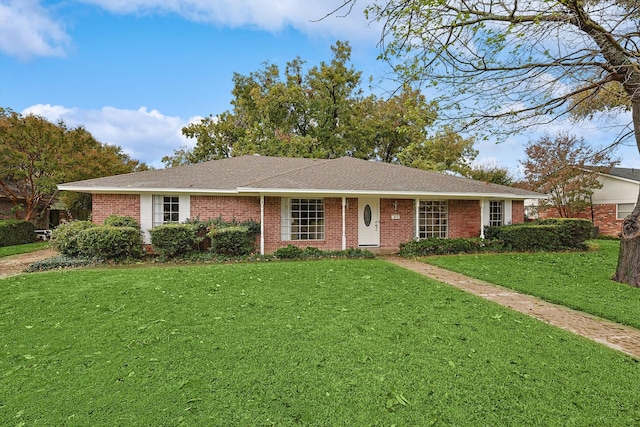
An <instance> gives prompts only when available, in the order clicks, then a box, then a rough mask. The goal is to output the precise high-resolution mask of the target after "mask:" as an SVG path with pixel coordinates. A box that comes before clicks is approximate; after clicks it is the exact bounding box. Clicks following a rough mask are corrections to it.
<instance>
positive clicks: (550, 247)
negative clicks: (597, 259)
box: [485, 218, 594, 251]
mask: <svg viewBox="0 0 640 427" xmlns="http://www.w3.org/2000/svg"><path fill="white" fill-rule="evenodd" d="M593 234H594V227H593V224H591V222H590V221H588V220H586V219H577V218H550V219H544V220H540V221H535V222H533V223H526V224H514V225H505V226H501V227H485V238H487V239H490V240H493V239H496V240H499V241H501V242H503V244H504V247H505V249H506V250H514V251H554V250H566V249H585V248H586V245H585V241H587V240H589V239H591V238H592V237H593Z"/></svg>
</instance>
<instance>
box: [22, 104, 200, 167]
mask: <svg viewBox="0 0 640 427" xmlns="http://www.w3.org/2000/svg"><path fill="white" fill-rule="evenodd" d="M22 114H35V115H39V116H42V117H44V118H46V119H48V120H49V121H52V122H57V121H59V120H63V121H64V122H65V123H66V124H67V125H69V126H70V127H75V126H80V125H82V126H84V127H85V128H86V129H87V130H88V131H89V132H91V134H92V135H93V136H94V137H95V138H96V139H97V140H98V141H100V142H102V143H107V144H112V145H117V146H120V147H122V151H124V152H125V153H127V154H128V155H130V156H131V157H132V158H134V159H136V160H140V161H143V162H145V163H147V164H148V165H151V166H154V167H162V166H163V165H162V162H161V161H160V159H161V158H162V157H163V156H166V155H171V154H173V151H174V150H175V149H177V148H180V147H181V146H185V145H187V146H190V147H192V146H193V145H194V141H193V140H189V139H187V138H186V137H184V136H183V135H182V127H184V126H186V125H187V124H188V123H191V122H197V121H199V120H200V117H192V118H189V119H188V120H184V119H182V118H180V117H176V116H166V115H164V114H162V113H160V112H159V111H158V110H150V111H149V110H148V109H147V108H146V107H140V108H139V109H137V110H126V109H119V108H114V107H103V108H101V109H100V110H82V109H79V108H67V107H64V106H61V105H49V104H38V105H33V106H31V107H28V108H26V109H25V110H24V111H23V112H22Z"/></svg>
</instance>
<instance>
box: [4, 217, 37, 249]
mask: <svg viewBox="0 0 640 427" xmlns="http://www.w3.org/2000/svg"><path fill="white" fill-rule="evenodd" d="M35 239H36V227H35V225H33V223H31V222H29V221H24V220H20V219H7V220H2V221H0V246H14V245H24V244H26V243H32V242H33V241H34V240H35Z"/></svg>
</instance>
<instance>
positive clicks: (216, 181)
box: [58, 156, 542, 199]
mask: <svg viewBox="0 0 640 427" xmlns="http://www.w3.org/2000/svg"><path fill="white" fill-rule="evenodd" d="M58 187H59V188H60V189H61V190H71V191H80V192H89V193H106V192H109V193H117V192H129V193H131V192H149V191H164V192H191V193H211V194H215V193H264V194H267V193H318V194H320V193H322V194H380V195H383V194H385V195H412V194H413V195H429V194H433V195H448V196H459V197H462V196H465V195H467V196H468V195H478V196H480V195H482V196H486V197H491V196H497V197H499V196H503V197H511V198H520V199H523V198H538V197H542V195H541V194H539V193H535V192H532V191H527V190H522V189H518V188H513V187H506V186H502V185H496V184H487V183H484V182H480V181H474V180H471V179H466V178H460V177H455V176H451V175H445V174H442V173H437V172H428V171H423V170H420V169H413V168H408V167H405V166H398V165H392V164H389V163H381V162H371V161H366V160H360V159H355V158H352V157H342V158H339V159H332V160H326V159H300V158H283V157H265V156H242V157H232V158H228V159H222V160H213V161H209V162H204V163H198V164H194V165H188V166H179V167H175V168H168V169H160V170H153V171H145V172H134V173H129V174H124V175H115V176H110V177H105V178H95V179H89V180H85V181H77V182H71V183H66V184H62V185H59V186H58Z"/></svg>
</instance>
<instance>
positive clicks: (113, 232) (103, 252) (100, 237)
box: [77, 225, 143, 261]
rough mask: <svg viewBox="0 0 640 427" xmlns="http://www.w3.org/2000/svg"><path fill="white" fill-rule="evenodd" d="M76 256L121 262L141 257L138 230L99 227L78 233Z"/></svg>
mask: <svg viewBox="0 0 640 427" xmlns="http://www.w3.org/2000/svg"><path fill="white" fill-rule="evenodd" d="M77 244H78V255H79V256H81V257H86V258H95V259H101V260H113V261H122V260H125V259H128V258H140V257H141V256H142V255H143V251H142V240H141V239H140V230H138V229H137V228H134V227H114V226H111V225H101V226H97V227H90V228H87V229H85V230H82V231H81V232H79V233H78V237H77Z"/></svg>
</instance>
